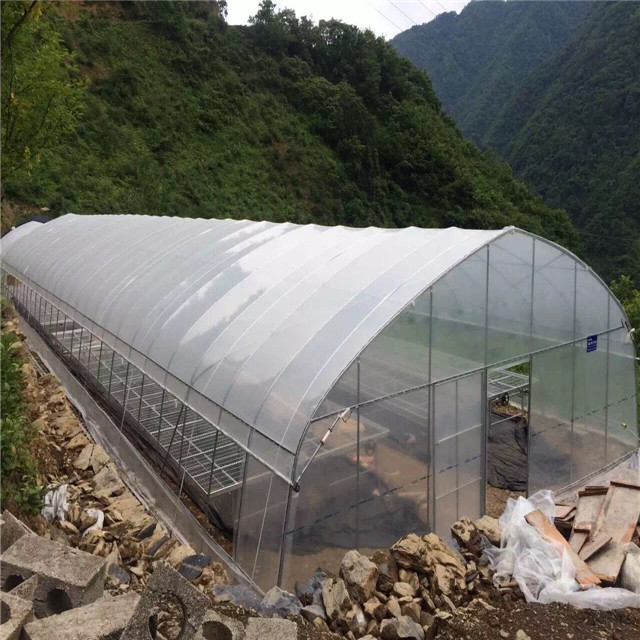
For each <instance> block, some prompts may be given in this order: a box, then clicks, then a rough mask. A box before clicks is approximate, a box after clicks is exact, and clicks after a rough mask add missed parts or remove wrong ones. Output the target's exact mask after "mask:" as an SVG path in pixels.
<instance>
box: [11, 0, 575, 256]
mask: <svg viewBox="0 0 640 640" xmlns="http://www.w3.org/2000/svg"><path fill="white" fill-rule="evenodd" d="M6 4H10V3H3V5H2V12H3V21H4V18H5V5H6ZM40 21H47V24H48V25H49V26H50V27H51V28H52V29H54V30H55V31H56V32H57V33H59V34H60V37H61V39H62V42H63V44H64V46H65V47H66V48H67V50H68V51H69V52H70V53H71V54H72V60H71V64H72V68H70V71H69V73H70V77H71V78H72V79H74V81H75V80H81V81H82V83H85V86H86V87H87V88H86V97H85V102H84V107H83V110H82V112H78V114H77V121H76V124H75V127H74V131H73V133H70V134H67V135H65V136H64V137H62V138H61V139H60V140H56V141H55V143H53V144H51V145H49V146H48V147H47V148H44V149H42V151H41V152H40V153H39V158H38V162H37V163H33V166H32V167H31V168H30V169H29V170H28V171H27V170H20V171H15V172H13V173H12V174H11V175H10V176H8V177H7V179H6V180H4V182H3V185H2V186H3V190H4V195H5V197H7V198H9V199H10V200H12V201H14V202H19V203H26V204H30V205H34V206H38V207H49V208H50V209H51V211H52V212H53V213H54V214H60V213H64V212H67V211H74V212H77V213H153V214H167V215H180V216H202V217H225V216H228V217H234V218H253V219H268V220H274V221H284V220H290V221H295V222H316V223H323V224H348V225H358V226H362V225H378V226H406V225H420V226H445V225H446V226H448V225H458V226H467V227H483V228H496V227H498V228H499V227H502V226H505V225H509V224H514V225H518V226H520V227H523V228H525V229H529V230H531V231H534V232H537V233H541V234H543V235H545V236H547V237H549V238H553V239H555V240H558V241H560V242H562V243H563V244H566V245H569V246H574V247H575V246H576V235H575V230H574V229H573V227H572V225H571V222H570V221H569V218H568V217H567V215H566V214H565V213H564V211H562V210H560V209H551V208H549V207H546V206H544V205H543V204H542V201H541V199H540V198H539V196H537V195H536V194H535V193H534V192H533V190H531V189H530V188H528V187H526V186H525V185H524V184H523V183H521V182H518V181H516V180H514V179H513V177H512V175H511V172H510V169H509V168H508V166H507V165H506V164H504V163H501V162H499V161H497V160H496V159H495V158H494V157H493V156H490V155H486V154H483V153H481V152H480V151H479V150H478V149H477V148H476V147H475V146H474V145H473V144H471V143H469V142H468V141H466V140H465V139H464V138H463V136H462V135H461V133H460V132H459V130H458V129H457V128H456V126H455V125H454V123H453V121H452V120H451V119H450V118H449V117H448V116H446V115H445V114H444V113H443V112H442V109H441V106H440V102H439V101H438V99H437V98H436V96H435V93H434V91H433V88H432V86H431V83H430V81H429V79H428V77H427V75H426V74H425V73H423V72H422V71H420V70H418V69H417V68H416V67H415V66H414V65H413V64H411V63H410V62H409V61H407V60H405V59H403V58H401V57H399V56H398V55H397V53H396V52H395V50H394V49H393V47H392V46H391V45H389V44H388V43H386V42H384V41H383V40H382V39H381V38H376V37H375V36H374V35H373V34H372V33H370V32H362V31H359V30H358V29H357V28H355V27H352V26H349V25H346V24H343V23H340V22H337V21H328V22H320V24H319V25H313V24H312V23H311V22H310V21H309V20H307V19H306V18H297V17H296V16H295V14H294V13H293V12H291V11H288V10H287V11H282V12H276V11H275V9H274V6H273V4H272V3H270V2H264V3H263V5H262V8H261V9H260V11H259V13H258V14H257V16H256V17H255V19H254V23H253V24H252V25H251V26H249V27H244V28H232V27H230V26H228V25H227V24H226V23H225V21H224V19H223V17H221V16H220V15H218V11H217V8H216V6H215V5H212V4H211V3H207V4H200V3H175V4H174V3H166V2H159V3H154V2H150V3H122V4H120V3H111V4H104V3H101V4H99V5H94V4H89V5H87V6H82V7H80V8H79V10H78V11H76V12H73V13H71V12H68V11H65V12H64V13H61V12H60V10H55V11H54V10H52V11H48V12H46V14H45V15H43V16H41V17H40ZM3 78H4V76H3ZM3 82H4V80H3ZM3 89H4V85H3ZM4 94H5V91H3V100H4V99H5V97H4ZM16 95H17V94H16Z"/></svg>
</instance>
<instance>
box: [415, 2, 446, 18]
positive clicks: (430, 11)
mask: <svg viewBox="0 0 640 640" xmlns="http://www.w3.org/2000/svg"><path fill="white" fill-rule="evenodd" d="M418 2H419V3H420V4H421V5H422V6H423V7H424V8H425V9H426V10H427V11H428V12H429V13H430V14H431V15H432V16H434V17H435V16H436V12H435V11H434V10H433V9H430V8H429V7H428V6H427V5H426V4H425V3H424V2H422V0H418ZM438 4H440V3H439V2H438ZM440 6H442V5H441V4H440Z"/></svg>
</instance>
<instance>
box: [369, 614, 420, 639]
mask: <svg viewBox="0 0 640 640" xmlns="http://www.w3.org/2000/svg"><path fill="white" fill-rule="evenodd" d="M380 637H381V638H382V640H400V639H405V638H407V639H410V640H424V629H423V628H422V627H421V626H420V625H419V624H418V623H417V622H415V621H414V620H412V619H411V618H409V617H408V616H400V617H399V618H391V619H390V620H383V621H382V624H381V625H380Z"/></svg>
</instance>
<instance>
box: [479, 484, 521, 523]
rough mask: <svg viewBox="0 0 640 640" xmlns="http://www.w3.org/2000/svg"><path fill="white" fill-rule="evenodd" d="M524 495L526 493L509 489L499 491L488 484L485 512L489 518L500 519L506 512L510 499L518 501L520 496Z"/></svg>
mask: <svg viewBox="0 0 640 640" xmlns="http://www.w3.org/2000/svg"><path fill="white" fill-rule="evenodd" d="M524 495H525V492H524V491H509V490H508V489H498V488H497V487H492V486H491V485H490V484H488V485H487V502H486V509H485V511H486V513H487V515H488V516H491V517H492V518H499V517H500V516H501V515H502V514H503V512H504V508H505V506H506V504H507V500H508V499H509V498H514V499H517V498H518V496H524Z"/></svg>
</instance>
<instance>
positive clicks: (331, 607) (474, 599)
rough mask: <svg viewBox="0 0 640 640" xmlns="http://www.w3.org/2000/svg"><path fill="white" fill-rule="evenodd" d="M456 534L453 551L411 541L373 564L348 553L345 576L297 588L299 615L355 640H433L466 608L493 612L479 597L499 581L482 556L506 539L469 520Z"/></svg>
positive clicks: (318, 575)
mask: <svg viewBox="0 0 640 640" xmlns="http://www.w3.org/2000/svg"><path fill="white" fill-rule="evenodd" d="M452 532H453V534H454V536H455V538H456V541H454V540H451V544H450V545H449V544H447V543H446V542H445V541H444V540H443V539H442V538H440V537H438V536H437V535H435V534H428V535H425V536H418V535H415V534H410V535H408V536H406V537H404V538H402V539H400V540H398V542H396V543H395V544H394V545H393V546H392V547H391V548H390V549H388V550H379V551H376V552H375V553H374V554H373V555H372V556H371V557H367V556H365V555H363V554H361V553H359V552H358V551H355V550H351V551H349V552H347V553H346V554H345V556H344V558H343V560H342V564H341V566H340V571H339V574H338V575H330V574H328V573H326V572H324V571H322V570H321V569H318V570H317V571H316V572H315V573H314V574H313V576H311V578H310V579H309V580H308V581H307V582H306V583H304V584H300V583H297V584H296V593H297V595H298V597H299V599H300V602H301V603H302V605H304V606H302V608H301V609H300V614H301V615H302V616H303V617H304V618H306V619H307V620H309V621H310V622H312V623H313V624H314V626H315V627H317V628H318V629H321V630H325V631H332V632H335V633H339V634H341V635H343V636H346V637H347V638H350V639H352V640H355V639H356V638H364V639H366V640H373V638H382V639H383V640H396V639H397V638H413V639H415V640H428V639H429V638H434V637H435V634H436V633H437V630H438V626H439V625H440V624H441V623H442V622H444V621H446V620H447V619H449V618H451V617H452V616H453V615H455V614H456V613H457V612H458V611H460V610H461V608H466V607H467V606H472V607H475V606H481V607H482V606H489V605H487V604H486V603H485V602H484V600H482V599H481V598H480V597H478V596H479V589H480V585H481V584H484V585H490V584H491V579H492V575H491V570H490V568H489V566H488V562H487V559H486V558H482V551H483V549H484V548H485V547H487V546H490V545H491V542H490V541H489V540H490V539H491V540H494V541H495V540H499V539H500V528H499V525H498V522H497V521H496V520H494V519H493V518H489V517H487V516H485V517H484V518H482V519H481V520H478V521H476V522H472V521H470V520H468V519H463V520H461V521H460V522H457V523H456V524H455V525H454V527H453V528H452ZM487 534H489V535H487ZM489 536H491V538H489Z"/></svg>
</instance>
